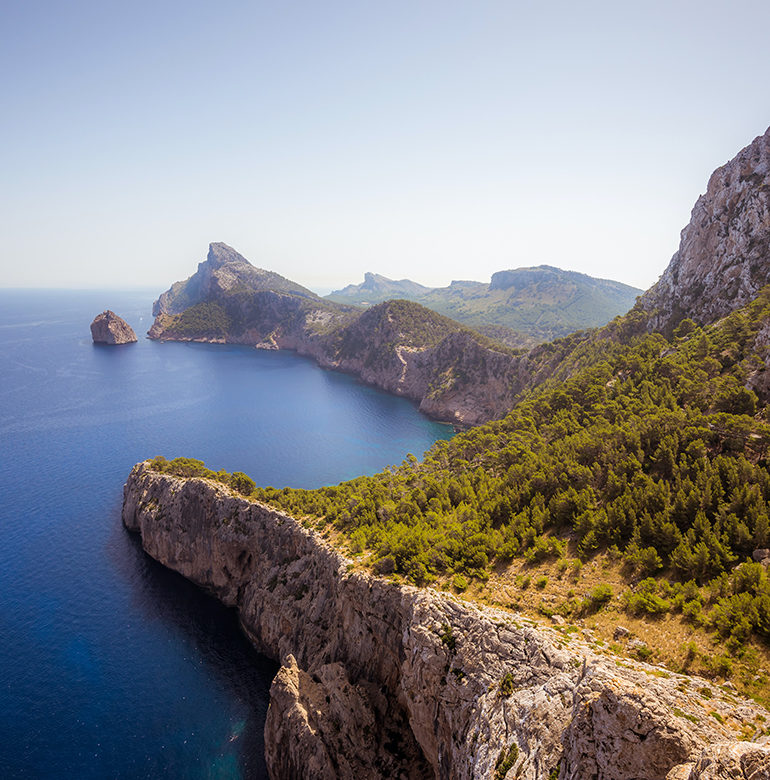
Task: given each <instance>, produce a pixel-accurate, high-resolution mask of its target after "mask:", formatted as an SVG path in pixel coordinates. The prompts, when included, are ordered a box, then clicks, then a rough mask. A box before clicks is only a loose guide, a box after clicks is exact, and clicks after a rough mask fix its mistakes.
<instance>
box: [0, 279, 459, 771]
mask: <svg viewBox="0 0 770 780" xmlns="http://www.w3.org/2000/svg"><path fill="white" fill-rule="evenodd" d="M152 298H153V294H152V292H151V291H138V292H125V291H121V292H114V291H113V292H104V291H101V292H97V291H86V292H82V291H81V292H72V291H9V290H4V291H0V777H3V778H100V779H101V778H158V777H170V778H191V779H192V778H196V779H197V778H261V777H265V776H266V774H265V766H264V750H263V742H262V729H263V726H264V718H265V712H266V708H267V700H268V691H269V686H270V682H271V679H272V676H273V674H274V673H275V670H276V667H275V665H274V664H273V663H272V662H271V661H270V660H268V659H266V658H264V657H262V656H259V655H258V654H256V653H255V652H254V651H253V650H252V649H251V647H250V646H249V645H248V643H247V642H246V641H245V640H244V639H243V637H242V635H241V634H240V632H239V629H238V626H237V622H236V619H235V616H234V614H233V613H232V612H231V611H230V610H227V609H225V608H224V607H222V606H221V605H220V604H218V603H217V602H215V601H214V600H213V599H211V598H210V597H208V596H206V595H205V594H203V593H202V592H201V591H199V590H198V589H197V588H195V587H194V586H193V585H191V584H190V583H188V582H187V581H186V580H184V579H183V578H181V577H179V576H178V575H176V574H174V573H172V572H170V571H167V570H165V569H164V568H163V567H162V566H160V565H158V564H156V563H155V562H154V561H152V560H151V559H149V558H148V557H147V556H146V555H145V554H144V553H143V551H142V549H141V546H140V544H139V542H138V540H137V539H136V538H135V537H134V536H132V535H130V534H128V533H127V532H126V531H125V530H124V529H123V527H122V525H121V522H120V505H121V497H122V486H123V482H124V481H125V478H126V476H127V475H128V472H129V471H130V469H131V466H132V465H133V464H134V463H135V462H136V461H139V460H143V459H144V458H147V457H150V456H153V455H156V454H163V455H165V456H167V457H169V458H171V457H175V456H177V455H186V456H191V457H197V458H201V459H202V460H205V461H206V463H207V465H209V466H210V467H212V468H214V469H220V468H224V469H227V470H229V471H233V470H240V471H245V472H246V473H247V474H250V475H251V476H252V477H253V478H254V479H255V480H256V481H257V483H258V484H262V485H268V484H270V485H276V486H283V485H293V486H297V487H317V486H320V485H324V484H333V483H336V482H339V481H341V480H344V479H348V478H351V477H353V476H356V475H358V474H363V473H372V472H375V471H377V470H380V469H381V468H382V467H384V466H386V465H388V464H391V463H397V462H400V461H401V460H402V459H403V458H404V457H405V456H406V454H407V453H409V452H413V453H414V454H416V455H420V454H421V453H422V452H423V451H424V450H425V449H426V448H428V447H429V446H430V445H431V444H432V443H433V441H435V440H436V439H437V438H448V437H449V436H451V434H452V430H451V428H450V427H449V426H445V425H440V424H438V423H435V422H431V421H430V420H428V419H427V418H425V417H424V416H422V415H420V414H419V413H418V412H417V410H416V409H415V407H414V406H413V405H412V404H410V403H409V402H407V401H405V400H403V399H399V398H394V397H392V396H388V395H386V394H383V393H380V392H378V391H376V390H373V389H371V388H368V387H365V386H362V385H360V384H358V383H357V382H356V381H355V380H353V379H352V378H351V377H348V376H344V375H342V374H337V373H334V372H328V371H322V370H321V369H319V368H318V367H317V366H315V365H314V364H313V363H312V362H311V361H309V360H306V359H303V358H301V357H298V356H297V355H294V354H292V353H284V352H258V351H256V350H253V349H247V348H244V347H231V346H220V345H203V344H174V343H166V344H161V343H156V342H151V341H149V340H147V339H144V338H142V336H143V334H144V332H145V331H146V330H147V328H148V327H149V325H150V324H151V321H152V320H151V316H150V307H151V301H152ZM105 308H111V309H113V310H115V311H116V312H117V313H118V314H120V315H121V316H123V317H124V318H125V319H126V320H127V321H128V322H129V324H131V325H132V326H133V327H134V329H135V330H136V332H137V335H139V336H140V340H139V342H138V343H137V344H133V345H126V346H121V347H103V346H101V347H100V346H96V345H94V344H92V343H91V339H90V333H89V328H88V326H89V324H90V322H91V319H92V318H93V317H94V316H95V315H96V314H97V313H98V312H100V311H102V310H103V309H105Z"/></svg>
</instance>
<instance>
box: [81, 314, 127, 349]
mask: <svg viewBox="0 0 770 780" xmlns="http://www.w3.org/2000/svg"><path fill="white" fill-rule="evenodd" d="M91 338H92V339H93V340H94V344H131V343H133V342H134V341H136V333H134V329H133V328H132V327H131V326H130V325H129V324H128V323H127V322H126V321H125V320H124V319H123V318H122V317H118V315H117V314H115V312H114V311H110V310H109V309H107V311H104V312H102V313H101V314H97V315H96V317H94V321H93V322H92V323H91Z"/></svg>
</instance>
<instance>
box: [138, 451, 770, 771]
mask: <svg viewBox="0 0 770 780" xmlns="http://www.w3.org/2000/svg"><path fill="white" fill-rule="evenodd" d="M123 521H124V523H125V525H126V527H127V528H128V529H130V530H132V531H137V532H139V533H140V534H141V537H142V544H143V545H144V548H145V550H146V551H147V552H148V553H149V554H150V555H151V556H152V557H154V558H156V559H157V560H159V561H160V562H161V563H163V564H165V565H166V566H169V567H170V568H172V569H175V570H176V571H178V572H180V573H181V574H183V575H184V576H186V577H188V578H189V579H191V580H192V581H194V582H196V583H198V584H199V585H201V586H202V587H204V588H206V589H207V590H209V591H210V592H212V593H213V594H215V595H216V596H217V597H218V598H220V599H221V600H222V601H223V602H224V603H225V604H227V605H229V606H232V607H234V608H236V609H237V610H238V614H239V616H240V620H241V624H242V626H243V628H244V631H245V632H246V634H247V635H248V636H249V638H250V639H251V641H252V642H253V643H254V645H255V647H256V648H257V649H258V650H260V651H261V652H263V653H266V654H267V655H269V656H272V657H273V658H276V659H278V660H280V661H281V663H282V668H281V670H280V671H279V673H278V676H277V677H276V679H275V682H274V684H273V687H272V690H271V704H270V710H269V713H268V719H267V725H266V730H265V737H266V755H267V762H268V767H269V769H270V773H271V776H272V777H273V778H276V779H278V778H330V779H331V778H359V779H360V778H362V777H366V778H393V777H403V778H410V779H411V778H415V779H416V778H423V777H424V778H428V777H436V778H463V779H465V778H467V779H468V780H470V779H471V778H490V779H491V778H495V779H496V780H497V779H498V778H502V777H508V778H513V777H517V778H527V779H529V780H535V778H537V779H538V780H542V779H544V778H548V777H559V778H562V780H565V779H566V778H600V779H602V780H631V779H632V778H649V780H654V779H655V778H660V779H661V780H662V779H663V778H665V777H666V776H667V775H668V773H669V772H671V771H674V769H675V768H677V769H676V771H677V772H680V774H677V775H672V777H674V776H675V777H691V778H693V780H694V778H696V777H704V778H705V777H711V776H712V775H708V774H697V773H696V774H693V773H694V772H696V767H697V762H699V761H702V756H701V753H702V751H703V750H704V748H706V746H707V745H710V744H712V743H722V742H732V741H733V740H734V739H735V735H736V732H737V731H738V730H739V729H740V728H741V726H742V725H743V724H744V723H751V722H755V720H756V719H758V718H759V717H760V716H761V713H762V711H761V710H760V709H759V708H758V707H756V706H755V705H753V704H749V703H746V702H736V700H734V699H731V700H728V697H723V696H722V695H721V694H719V692H717V695H716V696H715V697H714V698H711V699H708V700H706V701H703V700H701V696H700V694H699V690H700V689H702V688H703V687H704V686H705V685H707V683H706V682H705V681H703V680H697V679H695V678H687V677H682V676H678V675H673V674H671V675H669V674H668V673H666V675H665V676H660V674H661V673H660V671H659V670H655V669H654V668H652V667H649V666H645V665H644V664H639V665H638V668H636V669H630V668H627V667H625V666H618V665H616V663H615V660H614V658H611V657H606V656H602V655H598V654H596V653H595V652H593V651H591V650H590V649H589V647H588V646H587V645H585V644H583V643H581V642H580V641H578V640H575V639H570V638H569V637H568V636H562V635H560V634H558V633H556V632H555V631H553V630H550V629H544V628H537V627H535V626H534V625H533V624H529V623H528V622H527V621H526V620H524V619H522V618H521V617H519V616H517V615H515V614H512V613H507V612H503V611H500V610H494V609H486V608H485V609H481V608H479V607H476V606H474V605H472V604H469V603H465V602H462V601H459V600H457V599H454V598H452V597H449V596H445V595H441V594H438V593H436V592H434V591H431V590H427V589H417V588H413V587H406V586H400V585H397V584H394V583H391V582H388V581H384V580H382V579H378V578H376V577H373V576H371V575H368V574H366V573H360V572H356V571H352V570H351V569H352V567H351V564H350V562H349V561H348V560H346V559H345V558H344V557H343V556H342V555H340V554H339V553H338V552H336V551H335V550H334V549H333V548H332V547H331V546H330V545H329V544H327V543H326V542H325V541H324V540H323V539H322V538H320V537H319V536H318V535H317V534H316V533H315V532H313V531H312V530H310V529H308V528H305V527H303V525H302V524H301V523H300V522H299V521H297V520H295V519H294V518H291V517H289V516H287V515H285V514H283V513H281V512H278V511H276V510H273V509H271V508H269V507H266V506H263V505H260V504H257V503H253V502H250V501H248V500H246V499H243V498H241V497H238V496H236V495H234V494H232V493H231V492H229V491H228V490H227V489H225V488H224V487H223V486H221V485H219V484H216V483H212V482H208V481H206V480H202V479H187V480H184V479H179V478H176V477H172V476H168V475H161V474H158V473H156V472H153V471H152V470H151V469H150V467H149V464H146V463H145V464H138V465H137V466H135V467H134V469H133V470H132V472H131V474H130V476H129V478H128V481H127V482H126V485H125V488H124V503H123ZM503 681H505V683H504V684H503ZM711 712H716V713H718V715H719V716H720V718H721V719H722V720H723V723H720V722H719V721H718V720H717V719H715V718H714V717H713V716H711V715H710V714H709V713H711ZM762 717H764V716H762ZM754 747H755V748H756V749H755V752H754V753H752V754H751V756H750V757H749V758H747V759H746V761H749V759H750V761H749V763H748V764H746V765H747V766H750V767H755V768H756V766H757V764H756V761H760V765H761V767H764V770H763V771H768V767H770V763H769V762H768V760H767V751H765V750H764V749H763V748H761V747H759V746H754ZM741 760H743V759H740V757H739V763H740V761H741ZM746 761H744V763H746ZM751 761H753V762H755V763H753V764H752V763H750V762H751ZM685 764H687V765H688V766H684V767H683V766H682V765H685ZM685 771H686V772H688V773H689V774H681V772H685ZM752 771H753V770H752ZM713 776H714V777H721V776H722V775H713ZM724 776H725V777H726V776H728V775H724ZM729 776H730V777H733V776H735V777H740V776H741V775H729ZM746 776H747V777H748V776H749V775H748V774H747V775H746ZM751 776H752V777H755V776H756V777H760V776H763V775H751Z"/></svg>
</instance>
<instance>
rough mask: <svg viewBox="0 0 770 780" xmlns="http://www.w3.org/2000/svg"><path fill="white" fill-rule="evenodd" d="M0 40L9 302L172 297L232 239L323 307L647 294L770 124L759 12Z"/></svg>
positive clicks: (147, 15)
mask: <svg viewBox="0 0 770 780" xmlns="http://www.w3.org/2000/svg"><path fill="white" fill-rule="evenodd" d="M3 16H4V25H3V33H2V41H3V44H4V45H3V47H2V51H1V52H0V58H2V60H1V61H2V62H3V64H4V65H5V69H6V72H8V73H12V74H13V76H14V77H13V78H9V79H6V80H5V82H4V84H3V85H2V86H1V87H0V90H1V92H0V94H2V97H3V100H4V105H5V106H6V113H5V122H4V127H3V130H2V138H3V144H2V145H0V148H1V149H2V151H1V152H0V154H2V155H3V158H2V160H3V169H4V174H5V175H4V184H5V186H4V187H3V190H2V201H0V202H1V203H2V209H0V214H2V216H0V226H1V227H2V234H3V236H4V239H5V252H6V257H7V258H8V259H6V261H5V263H4V273H3V274H2V279H0V285H1V286H2V288H4V289H11V288H13V289H17V288H35V287H36V285H37V284H38V283H39V280H41V279H45V280H46V283H45V287H47V288H62V289H106V288H115V289H131V288H134V286H135V284H136V281H137V280H141V282H142V286H143V287H144V286H146V287H148V288H157V289H166V288H168V286H169V285H170V284H171V283H172V282H174V281H176V280H179V279H185V278H187V277H188V276H189V275H190V274H191V273H192V272H193V271H194V268H195V265H197V263H198V262H200V261H201V260H202V259H205V247H206V246H207V245H208V242H209V240H210V237H212V236H213V237H215V238H218V239H219V238H225V239H226V241H227V243H228V244H230V245H231V246H234V247H235V248H237V250H238V251H239V252H240V253H241V254H243V255H244V256H245V257H247V258H248V259H249V260H250V261H251V262H252V263H253V264H254V265H256V266H258V267H262V268H268V269H270V270H274V271H276V272H277V273H280V274H281V275H282V276H285V277H287V278H289V279H293V280H296V281H298V282H300V283H302V284H303V285H305V286H307V287H309V288H311V289H324V290H326V289H328V290H332V289H340V288H342V287H344V286H345V285H347V284H354V283H359V281H360V280H361V279H363V275H364V273H365V272H366V271H368V270H372V269H374V272H375V273H379V274H382V275H383V276H386V277H388V278H390V279H396V280H398V279H402V278H408V279H413V280H415V281H419V282H420V283H421V284H424V285H426V286H429V287H445V286H447V285H448V284H449V283H450V282H451V281H452V280H456V279H476V280H479V281H483V280H487V279H488V278H489V277H490V276H491V274H492V273H494V272H495V271H498V270H503V269H512V268H519V267H532V266H537V265H541V264H545V265H552V266H555V267H558V268H561V269H563V270H567V271H577V272H579V273H585V274H587V275H589V276H592V277H595V278H601V279H611V280H614V281H619V282H622V283H624V284H628V285H630V286H633V287H636V288H638V289H642V290H645V289H648V288H649V287H650V286H652V284H654V283H655V281H656V280H657V279H658V277H659V276H660V274H661V273H662V272H663V271H664V269H665V268H666V266H667V265H668V262H669V260H670V258H671V256H672V255H673V254H674V252H675V251H676V250H677V247H678V244H679V233H680V231H681V230H682V229H683V228H684V227H685V226H686V224H687V223H688V221H689V216H690V211H691V209H692V208H693V206H694V204H695V201H696V200H697V198H698V196H699V195H700V194H701V193H703V192H704V191H705V189H706V184H707V182H708V179H709V177H710V175H711V174H712V172H713V171H714V170H715V169H716V168H718V167H719V166H721V165H723V164H724V163H726V162H727V161H728V160H730V159H731V158H732V157H734V156H735V155H736V154H737V153H738V152H739V151H740V149H742V148H744V147H745V146H746V145H748V144H749V143H751V141H752V140H753V139H754V138H756V137H757V136H758V135H760V134H761V133H763V132H764V131H765V129H766V128H767V126H768V124H769V123H770V104H769V103H768V101H767V100H765V101H764V102H763V101H760V100H758V99H757V95H763V94H764V91H763V89H764V84H763V77H762V74H763V73H764V72H766V69H767V62H766V59H767V58H766V54H765V53H764V52H765V46H764V30H766V29H767V28H768V26H770V7H768V6H767V5H766V4H763V3H759V2H754V1H753V0H741V1H740V2H737V3H735V4H733V5H732V6H731V12H730V15H729V17H726V16H725V13H724V9H723V7H722V5H721V4H718V3H716V2H707V3H698V4H695V3H691V2H682V3H679V4H675V5H672V4H668V3H663V2H653V3H650V4H648V5H646V6H644V7H643V8H624V7H618V6H617V4H610V3H607V2H596V3H592V4H589V5H588V6H581V7H579V8H578V7H575V6H574V5H572V4H569V3H566V2H552V3H549V4H547V5H546V6H538V7H529V6H527V5H524V4H510V3H506V2H502V0H495V1H489V2H484V3H482V4H480V5H477V6H474V7H473V8H468V7H467V6H465V5H464V4H462V3H458V2H449V3H438V2H435V0H429V1H428V2H425V3H422V4H420V5H418V6H415V5H413V4H409V3H405V2H396V3H393V4H390V5H388V6H387V7H370V6H367V7H361V6H359V5H358V4H355V3H351V2H347V1H345V0H341V1H340V2H337V3H334V4H332V5H330V6H323V7H317V6H315V5H314V4H311V3H299V4H297V5H296V6H292V7H291V8H288V7H281V8H277V7H274V6H272V5H270V4H265V3H256V4H254V3H244V2H238V1H237V0H230V1H229V2H225V3H224V4H223V5H219V6H217V7H216V8H212V7H211V6H209V5H207V4H204V3H202V2H197V1H194V2H187V3H181V2H180V0H170V2H168V3H165V4H163V5H162V7H160V8H158V7H156V6H155V5H151V4H149V3H147V2H145V1H144V0H140V2H138V3H135V4H132V5H131V6H130V7H105V6H103V5H102V4H99V3H96V2H94V0H76V1H75V2H73V3H69V4H67V5H66V7H64V6H61V5H60V4H56V3H51V2H46V1H45V0H43V2H41V3H38V4H34V5H30V4H20V5H18V6H17V7H13V8H5V9H4V13H3ZM747 19H748V20H751V24H744V25H742V27H741V35H740V36H736V35H726V34H725V29H726V23H729V22H730V20H735V21H741V20H747ZM715 51H719V53H720V54H719V56H718V57H715V56H713V52H715ZM724 94H730V96H731V98H730V100H731V102H730V111H729V112H727V111H725V110H724V103H723V101H722V100H720V99H719V98H718V96H721V95H724ZM469 269H473V271H469Z"/></svg>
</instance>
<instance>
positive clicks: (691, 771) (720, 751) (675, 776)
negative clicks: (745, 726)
mask: <svg viewBox="0 0 770 780" xmlns="http://www.w3.org/2000/svg"><path fill="white" fill-rule="evenodd" d="M666 780H770V749H768V747H767V746H766V745H758V744H757V743H755V742H727V743H720V744H715V745H709V746H708V747H707V748H704V750H703V752H702V753H701V754H700V756H699V758H698V760H697V761H694V762H692V761H691V762H689V763H687V764H680V765H679V766H676V767H674V768H673V769H672V770H671V771H670V772H669V773H668V775H666Z"/></svg>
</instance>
